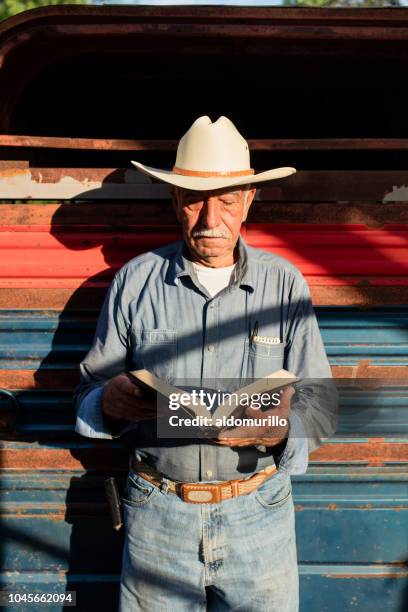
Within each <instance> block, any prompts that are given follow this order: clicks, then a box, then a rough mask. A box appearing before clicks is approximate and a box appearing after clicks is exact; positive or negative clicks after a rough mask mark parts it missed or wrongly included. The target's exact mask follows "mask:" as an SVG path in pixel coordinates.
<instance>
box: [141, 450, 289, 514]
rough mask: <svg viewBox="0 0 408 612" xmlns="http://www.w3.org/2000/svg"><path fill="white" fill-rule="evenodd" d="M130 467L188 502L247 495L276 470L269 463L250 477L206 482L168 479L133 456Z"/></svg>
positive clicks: (204, 501)
mask: <svg viewBox="0 0 408 612" xmlns="http://www.w3.org/2000/svg"><path fill="white" fill-rule="evenodd" d="M130 468H131V470H132V471H133V472H136V473H137V474H138V475H139V476H141V477H142V478H144V479H145V480H147V481H148V482H151V483H152V484H153V485H154V486H156V487H158V488H160V487H162V486H163V483H167V491H168V492H169V493H174V494H175V495H178V496H179V497H180V498H181V499H182V500H183V501H185V502H187V503H189V504H217V503H219V502H222V501H224V500H225V499H231V498H233V497H239V496H240V495H248V493H252V491H255V490H256V489H257V488H258V487H259V486H260V485H261V484H262V483H263V482H264V481H265V480H267V478H270V477H271V476H272V474H275V472H276V471H277V469H276V467H275V466H274V465H271V466H268V467H266V468H265V469H263V470H260V471H259V472H256V474H254V475H253V476H250V478H243V479H241V480H226V481H224V482H219V483H214V484H208V483H199V482H192V483H190V482H178V481H176V480H170V479H169V478H166V477H165V476H164V475H163V474H161V473H160V472H157V471H156V470H155V469H154V468H152V467H150V466H149V465H146V463H143V462H140V461H136V459H134V458H132V459H131V461H130Z"/></svg>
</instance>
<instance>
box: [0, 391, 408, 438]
mask: <svg viewBox="0 0 408 612" xmlns="http://www.w3.org/2000/svg"><path fill="white" fill-rule="evenodd" d="M14 394H15V396H16V397H17V398H18V400H19V402H20V406H21V409H20V418H19V420H18V433H19V435H21V436H27V435H31V436H39V437H40V438H41V439H46V438H49V437H55V436H56V435H58V436H59V437H61V436H63V437H64V440H65V439H66V438H67V437H70V436H72V432H73V426H74V421H75V410H74V406H73V402H72V394H71V393H69V392H66V391H65V392H64V391H57V390H56V391H47V390H44V389H38V390H37V391H15V392H14ZM3 408H4V409H9V405H8V400H7V398H4V397H3V398H2V397H1V395H0V413H1V411H2V409H3ZM347 434H360V435H362V436H365V435H391V434H400V435H402V434H405V435H407V434H408V388H407V387H401V386H392V387H391V386H390V387H385V388H384V389H382V390H381V391H379V390H377V391H373V390H372V391H370V390H355V391H351V390H349V389H347V388H342V389H340V409H339V423H338V428H337V435H347Z"/></svg>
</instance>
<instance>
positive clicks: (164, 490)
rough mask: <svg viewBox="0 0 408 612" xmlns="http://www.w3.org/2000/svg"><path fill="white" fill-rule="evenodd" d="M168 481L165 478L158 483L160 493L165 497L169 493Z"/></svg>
mask: <svg viewBox="0 0 408 612" xmlns="http://www.w3.org/2000/svg"><path fill="white" fill-rule="evenodd" d="M169 484H170V483H169V481H168V480H167V478H163V480H162V481H161V483H160V491H161V492H162V493H164V494H165V495H167V493H168V491H169Z"/></svg>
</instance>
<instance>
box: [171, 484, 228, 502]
mask: <svg viewBox="0 0 408 612" xmlns="http://www.w3.org/2000/svg"><path fill="white" fill-rule="evenodd" d="M180 495H181V499H182V500H183V501H185V502H188V503H190V504H216V503H218V502H220V501H221V488H220V487H218V486H217V485H194V484H186V483H183V484H182V485H181V487H180Z"/></svg>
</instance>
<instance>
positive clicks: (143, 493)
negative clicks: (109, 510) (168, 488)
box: [122, 472, 158, 507]
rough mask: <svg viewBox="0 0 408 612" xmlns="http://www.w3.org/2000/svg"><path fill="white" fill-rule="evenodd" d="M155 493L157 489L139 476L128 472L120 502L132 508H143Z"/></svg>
mask: <svg viewBox="0 0 408 612" xmlns="http://www.w3.org/2000/svg"><path fill="white" fill-rule="evenodd" d="M157 492H158V488H157V487H155V486H154V485H152V484H151V483H149V482H148V481H147V480H144V478H142V477H141V476H138V475H137V474H136V473H135V472H129V474H128V477H127V483H126V490H125V494H124V496H123V497H122V502H123V503H124V504H125V505H128V506H132V507H137V506H144V505H145V504H147V503H148V501H150V499H151V498H152V497H154V495H156V493H157Z"/></svg>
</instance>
